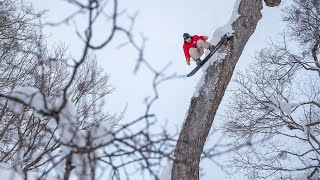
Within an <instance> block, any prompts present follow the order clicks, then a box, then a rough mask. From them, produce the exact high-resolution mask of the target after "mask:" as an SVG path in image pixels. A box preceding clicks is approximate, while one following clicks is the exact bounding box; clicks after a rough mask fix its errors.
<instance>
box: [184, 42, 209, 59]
mask: <svg viewBox="0 0 320 180" xmlns="http://www.w3.org/2000/svg"><path fill="white" fill-rule="evenodd" d="M210 45H211V44H210V43H209V42H207V41H204V40H202V39H199V40H198V41H197V47H196V48H190V49H189V54H190V56H191V57H192V59H193V60H197V59H200V57H201V56H202V55H203V53H204V48H205V49H209V46H210Z"/></svg>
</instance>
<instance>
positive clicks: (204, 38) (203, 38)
mask: <svg viewBox="0 0 320 180" xmlns="http://www.w3.org/2000/svg"><path fill="white" fill-rule="evenodd" d="M199 38H200V39H202V40H204V41H206V40H208V36H200V37H199Z"/></svg>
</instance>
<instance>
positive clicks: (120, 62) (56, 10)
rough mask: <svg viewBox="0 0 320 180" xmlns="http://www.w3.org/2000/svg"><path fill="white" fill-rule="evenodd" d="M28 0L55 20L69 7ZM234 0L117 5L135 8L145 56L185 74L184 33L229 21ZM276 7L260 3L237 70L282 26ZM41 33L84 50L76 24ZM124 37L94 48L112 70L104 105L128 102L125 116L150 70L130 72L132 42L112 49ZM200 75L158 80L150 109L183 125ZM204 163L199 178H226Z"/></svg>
mask: <svg viewBox="0 0 320 180" xmlns="http://www.w3.org/2000/svg"><path fill="white" fill-rule="evenodd" d="M32 2H33V3H35V7H36V8H37V9H39V10H41V9H49V10H50V11H49V12H48V13H47V15H46V17H47V20H57V19H59V18H61V17H63V16H65V15H66V14H67V13H70V11H71V10H72V8H71V7H70V6H67V5H66V3H64V1H62V0H50V1H49V0H32ZM234 3H235V0H224V1H221V0H197V1H194V0H183V1H181V0H158V1H154V0H134V1H133V0H120V1H119V7H120V9H126V10H127V13H129V14H134V13H135V12H138V16H137V19H136V23H135V33H136V35H137V37H139V36H138V35H139V34H141V33H142V34H143V35H144V36H145V37H147V38H148V42H147V44H146V49H145V58H146V59H147V60H148V61H149V62H150V63H151V64H153V65H154V66H155V67H158V68H159V69H161V68H162V67H163V66H164V65H166V64H167V63H168V62H172V65H171V68H170V71H169V72H177V73H178V74H187V73H188V72H190V71H191V70H192V69H193V68H194V67H195V63H191V65H190V66H188V65H187V64H186V63H185V57H184V54H183V51H182V43H183V38H182V34H183V33H185V32H188V33H190V34H197V35H206V36H208V37H209V39H210V38H211V36H212V35H213V32H214V30H215V29H216V28H218V27H221V26H223V25H224V24H226V23H227V22H228V20H229V18H230V16H231V13H232V10H233V7H234ZM280 13H281V11H280V8H268V7H264V10H263V19H262V20H261V21H260V22H259V24H258V27H257V29H256V31H255V33H254V35H253V36H252V37H251V38H250V40H249V42H248V43H247V45H246V47H245V51H244V52H243V54H242V56H241V58H240V60H239V63H238V65H237V67H236V71H237V70H244V69H245V67H246V65H247V64H248V63H250V62H252V61H253V59H252V57H253V56H254V52H255V51H258V50H259V49H261V48H262V47H264V46H265V43H266V42H268V41H269V38H271V37H276V36H277V33H280V32H281V28H282V27H283V24H282V23H281V22H280V19H281V18H280ZM124 22H125V20H124ZM104 29H105V28H104V26H98V27H96V30H99V32H97V33H99V35H101V36H102V37H103V35H107V32H106V31H104ZM45 33H47V35H48V36H49V43H50V44H56V43H58V42H64V43H65V44H66V45H67V46H68V47H69V48H70V51H71V54H73V55H75V56H76V55H79V52H81V50H82V47H83V45H82V44H81V43H79V41H78V39H77V36H76V35H75V33H74V30H73V29H72V28H70V27H65V26H62V27H59V28H53V29H52V28H50V29H45ZM122 42H124V39H123V37H121V36H119V37H118V38H116V39H114V41H113V42H112V44H111V45H110V46H108V47H106V48H104V49H102V50H100V51H99V52H97V53H96V54H97V57H98V60H99V63H100V64H101V66H102V67H103V68H104V69H105V71H106V72H107V73H108V74H110V83H111V84H112V85H113V86H114V87H115V88H116V91H115V92H114V93H113V94H112V95H111V96H109V97H108V99H107V108H108V109H107V110H108V111H110V112H114V113H120V112H121V111H122V110H123V109H124V108H125V106H126V105H128V108H127V112H126V114H125V118H124V121H126V120H132V119H135V118H136V117H138V116H139V115H142V113H143V112H144V109H143V107H144V106H143V98H144V97H145V96H146V95H150V94H152V91H151V78H152V77H151V76H152V74H151V73H150V72H148V71H147V70H146V68H142V69H141V70H140V71H139V73H138V74H137V75H134V74H133V69H134V66H135V63H136V59H137V56H138V55H137V53H136V52H135V51H134V50H133V49H132V48H130V47H125V48H121V49H116V47H117V46H118V45H119V44H120V43H122ZM201 75H202V71H198V73H197V74H196V75H194V76H192V77H190V78H186V79H179V80H174V81H171V82H169V83H165V84H163V85H162V86H160V97H161V99H160V100H159V101H158V102H157V103H156V104H155V106H154V109H153V111H154V112H156V113H157V115H158V116H159V119H160V120H168V121H169V122H170V124H171V125H172V126H173V125H177V126H178V127H180V126H181V123H182V122H183V121H184V118H185V115H186V112H187V110H188V107H189V104H190V100H191V97H192V96H193V93H194V91H195V87H196V85H197V82H198V81H199V79H200V77H201ZM231 88H232V87H231ZM229 89H230V87H229ZM227 97H228V92H227V94H226V96H225V98H224V101H223V103H226V101H225V100H226V99H227ZM221 107H222V108H223V106H221ZM222 108H220V109H219V111H218V114H219V113H221V109H222ZM217 123H219V118H216V119H215V121H214V125H215V124H217ZM203 168H205V169H204V172H205V173H206V174H207V175H206V176H205V177H204V178H201V179H203V180H209V179H212V178H213V177H215V179H219V180H223V179H226V178H225V176H224V175H223V173H222V172H221V171H220V170H219V169H218V168H217V167H216V166H213V165H212V163H207V162H205V163H204V166H203ZM231 179H237V180H238V179H239V178H237V177H232V178H231ZM241 179H242V178H241Z"/></svg>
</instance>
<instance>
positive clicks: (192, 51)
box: [189, 48, 203, 60]
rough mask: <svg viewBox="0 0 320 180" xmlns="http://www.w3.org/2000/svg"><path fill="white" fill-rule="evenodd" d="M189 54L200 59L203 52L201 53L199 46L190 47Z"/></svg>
mask: <svg viewBox="0 0 320 180" xmlns="http://www.w3.org/2000/svg"><path fill="white" fill-rule="evenodd" d="M189 54H190V56H191V58H192V59H193V60H197V59H200V57H201V55H202V54H203V53H202V54H200V52H199V49H198V48H190V49H189Z"/></svg>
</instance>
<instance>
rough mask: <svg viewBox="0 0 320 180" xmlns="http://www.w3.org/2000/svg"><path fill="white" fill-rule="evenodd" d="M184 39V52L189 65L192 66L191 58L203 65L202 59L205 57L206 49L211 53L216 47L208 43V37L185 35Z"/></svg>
mask: <svg viewBox="0 0 320 180" xmlns="http://www.w3.org/2000/svg"><path fill="white" fill-rule="evenodd" d="M183 39H184V43H183V51H184V55H185V56H186V61H187V64H188V65H190V57H191V58H192V59H193V60H194V61H196V63H197V65H199V64H200V63H201V59H200V57H201V56H202V55H203V53H204V49H208V50H210V51H211V50H213V49H214V45H212V44H210V43H209V42H207V40H208V36H198V35H193V36H191V35H190V34H188V33H184V34H183Z"/></svg>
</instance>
